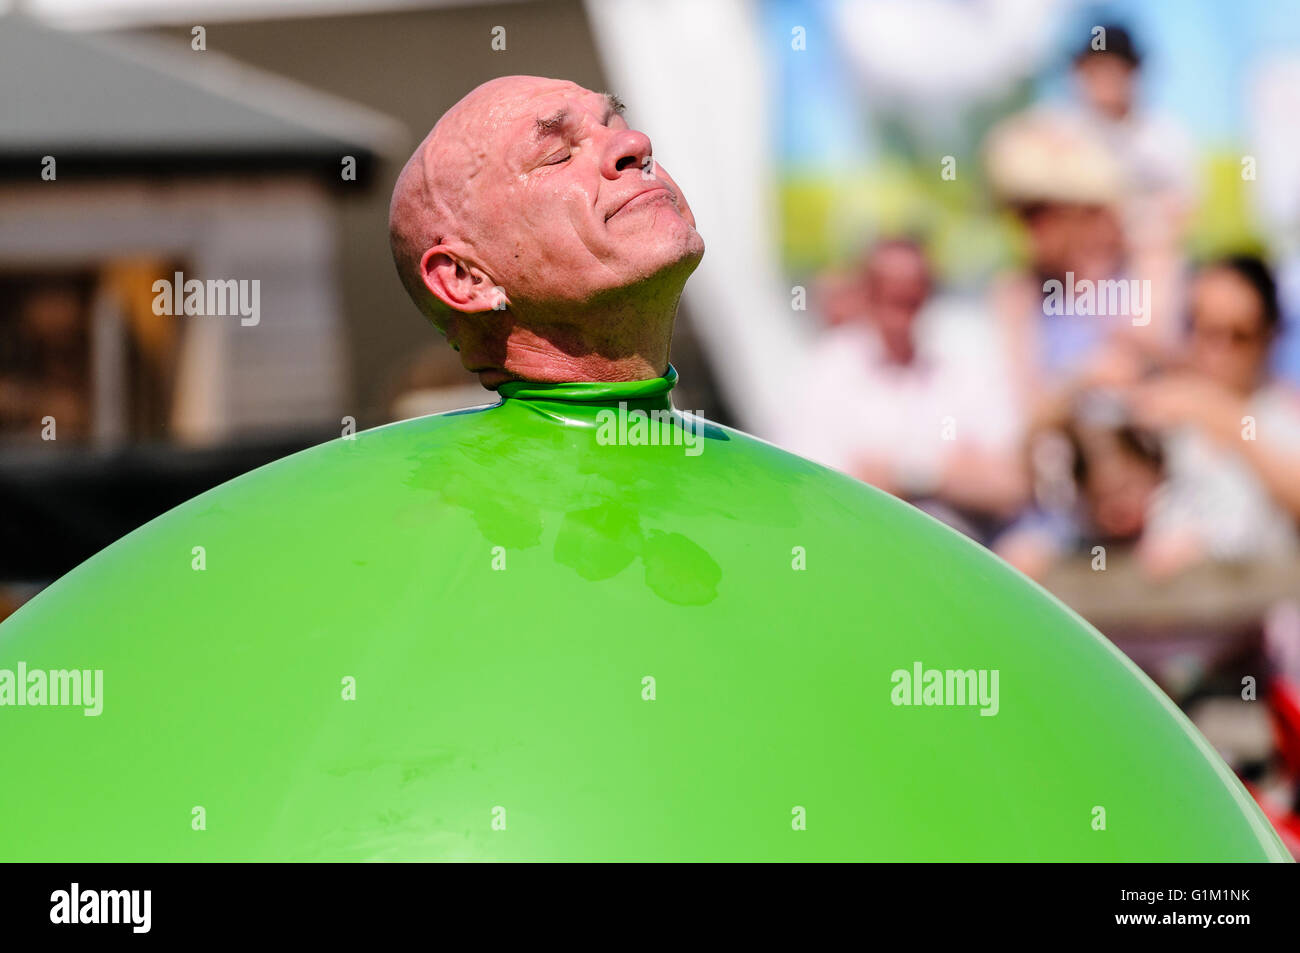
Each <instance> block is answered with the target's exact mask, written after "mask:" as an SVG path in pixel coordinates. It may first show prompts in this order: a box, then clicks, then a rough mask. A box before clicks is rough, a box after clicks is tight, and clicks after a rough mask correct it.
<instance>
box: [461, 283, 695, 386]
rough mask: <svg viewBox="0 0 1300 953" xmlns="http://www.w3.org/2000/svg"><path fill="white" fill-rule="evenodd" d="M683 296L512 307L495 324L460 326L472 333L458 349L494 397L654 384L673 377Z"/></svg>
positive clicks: (468, 323)
mask: <svg viewBox="0 0 1300 953" xmlns="http://www.w3.org/2000/svg"><path fill="white" fill-rule="evenodd" d="M679 297H680V291H678V294H677V295H674V296H672V298H671V301H668V300H658V301H657V300H656V299H655V298H654V297H653V296H651V297H650V298H649V299H648V300H647V299H646V298H642V299H641V300H639V301H630V300H627V301H622V302H617V301H616V302H606V303H605V304H604V305H603V306H596V307H585V308H573V307H565V308H548V309H539V308H527V309H525V308H521V307H519V306H517V305H512V306H511V308H510V309H509V310H507V311H504V312H500V313H499V314H497V315H495V316H494V317H495V320H492V318H491V317H489V316H485V315H476V316H474V317H475V318H480V319H481V318H485V317H487V318H488V320H477V321H464V322H460V323H461V324H462V325H468V326H469V331H468V333H461V334H459V335H458V340H456V341H455V342H453V343H456V344H457V345H458V347H459V348H460V351H461V358H462V360H463V361H464V363H465V366H466V367H467V368H469V369H470V370H472V371H475V372H476V373H477V374H478V375H479V381H480V382H481V383H482V384H483V386H484V387H486V388H488V389H489V390H495V389H496V388H497V387H499V386H500V385H501V384H503V383H505V382H507V381H515V380H518V381H536V382H542V383H568V382H574V381H604V382H612V381H639V380H647V379H649V378H653V377H660V376H661V375H663V374H664V373H666V372H667V370H668V351H669V346H670V344H671V342H672V332H673V320H674V318H675V317H676V314H677V302H678V298H679ZM467 338H474V340H467Z"/></svg>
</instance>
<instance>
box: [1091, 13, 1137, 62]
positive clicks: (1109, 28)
mask: <svg viewBox="0 0 1300 953" xmlns="http://www.w3.org/2000/svg"><path fill="white" fill-rule="evenodd" d="M1098 27H1100V28H1101V29H1102V30H1104V31H1105V34H1104V35H1105V37H1106V48H1105V49H1104V50H1094V49H1093V48H1092V30H1089V31H1088V39H1087V40H1086V41H1085V42H1084V44H1083V46H1082V47H1081V48H1080V49H1079V50H1078V51H1077V52H1076V53H1075V54H1074V64H1075V65H1076V66H1078V65H1079V64H1080V63H1082V62H1083V61H1084V60H1086V59H1087V58H1088V57H1090V56H1118V57H1119V58H1120V59H1122V60H1123V61H1124V62H1126V63H1128V65H1129V66H1131V67H1133V68H1134V69H1136V68H1138V67H1139V66H1141V65H1142V54H1141V53H1140V52H1139V51H1138V48H1137V44H1135V43H1134V42H1133V35H1132V34H1131V33H1129V31H1128V30H1126V29H1125V28H1124V27H1122V26H1120V25H1119V24H1118V23H1101V24H1098V26H1097V27H1093V28H1092V29H1093V30H1095V29H1097V28H1098Z"/></svg>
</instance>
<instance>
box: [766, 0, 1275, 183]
mask: <svg viewBox="0 0 1300 953" xmlns="http://www.w3.org/2000/svg"><path fill="white" fill-rule="evenodd" d="M839 2H842V0H763V2H762V3H761V4H760V17H761V20H760V28H761V30H762V33H763V38H764V52H765V54H766V55H767V56H768V57H770V62H771V64H772V67H773V69H772V71H771V74H770V80H769V82H770V83H771V84H772V86H771V89H770V93H771V94H772V95H771V102H772V103H773V109H774V111H775V114H774V117H773V118H774V123H773V127H772V134H773V137H774V142H773V145H774V147H775V149H776V152H777V155H778V156H779V158H780V159H781V160H782V161H783V162H784V163H787V164H790V165H798V166H803V167H805V168H806V167H809V166H813V167H824V168H844V167H849V166H854V165H861V164H862V163H864V162H870V161H871V158H872V155H873V144H872V142H871V139H870V131H869V129H868V127H867V123H866V120H865V114H864V112H865V110H864V106H865V102H866V100H865V99H864V97H865V95H866V93H865V91H863V90H861V89H860V88H859V87H860V84H859V83H858V81H857V80H856V79H855V76H854V71H853V69H852V67H851V65H850V63H849V60H848V57H847V56H846V54H845V53H844V51H843V50H842V49H841V48H840V45H839V44H838V43H837V40H836V31H835V28H834V8H835V6H836V5H837V4H838V3H839ZM953 5H954V6H965V2H964V0H953ZM1104 21H1116V22H1120V23H1123V24H1126V25H1128V26H1129V27H1130V28H1131V30H1132V31H1133V33H1134V36H1135V39H1136V40H1137V42H1138V43H1139V45H1140V48H1141V49H1142V50H1143V51H1144V54H1145V56H1146V62H1147V67H1148V68H1147V69H1145V70H1144V74H1145V79H1144V86H1145V88H1144V100H1145V102H1146V103H1147V104H1148V105H1149V106H1151V107H1153V108H1156V109H1159V110H1161V111H1165V112H1168V113H1170V114H1172V115H1173V116H1175V117H1177V118H1178V119H1179V120H1181V121H1182V123H1183V124H1184V125H1185V126H1186V127H1187V129H1188V130H1189V131H1190V132H1191V133H1192V135H1193V136H1195V137H1196V139H1197V140H1198V141H1199V142H1201V144H1202V145H1205V146H1215V145H1227V144H1230V143H1232V142H1234V141H1237V140H1239V139H1240V138H1241V137H1242V135H1243V134H1244V131H1245V130H1244V123H1245V108H1244V107H1245V104H1246V102H1247V99H1246V95H1247V85H1248V82H1249V79H1250V66H1251V64H1252V63H1255V62H1258V61H1259V60H1261V59H1263V58H1264V57H1266V56H1272V55H1287V54H1289V55H1292V56H1300V2H1295V0H1281V2H1279V0H1232V2H1224V0H1120V2H1110V3H1103V4H1077V3H1063V4H1061V5H1060V13H1059V15H1058V16H1057V17H1056V18H1055V21H1054V24H1053V31H1054V33H1055V34H1056V36H1055V37H1054V42H1053V44H1052V47H1051V48H1050V49H1052V50H1053V51H1054V52H1053V53H1052V54H1051V55H1049V56H1048V58H1047V59H1046V60H1045V62H1044V63H1043V64H1041V67H1040V69H1039V70H1038V77H1039V79H1038V82H1037V90H1038V92H1039V94H1040V95H1041V96H1042V97H1045V98H1058V97H1062V96H1064V95H1066V94H1067V93H1068V78H1067V74H1066V71H1065V66H1066V64H1067V62H1068V56H1069V52H1070V51H1071V50H1072V49H1074V48H1075V47H1077V46H1078V44H1079V38H1080V36H1086V35H1087V32H1088V29H1089V27H1090V26H1091V25H1092V24H1095V23H1098V22H1104ZM794 24H798V25H800V26H803V27H804V28H805V29H806V31H807V38H808V39H807V42H808V50H807V52H803V53H798V52H794V51H792V50H791V48H790V38H791V37H790V29H791V26H792V25H794ZM972 42H979V38H978V37H973V38H972Z"/></svg>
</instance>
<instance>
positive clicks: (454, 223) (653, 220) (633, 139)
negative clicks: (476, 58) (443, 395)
mask: <svg viewBox="0 0 1300 953" xmlns="http://www.w3.org/2000/svg"><path fill="white" fill-rule="evenodd" d="M389 234H390V240H391V244H392V250H393V259H394V261H395V262H396V264H397V271H398V274H399V275H400V276H401V279H402V283H403V284H404V285H405V287H406V290H407V292H408V293H409V294H410V296H411V299H412V300H413V301H414V302H415V304H416V306H417V307H418V308H419V309H420V311H421V312H422V313H424V314H425V315H426V316H427V317H429V319H430V320H432V321H433V323H434V324H435V325H437V327H438V328H439V329H440V330H441V331H442V332H443V333H444V334H445V335H446V336H447V340H448V341H449V342H450V343H451V345H452V347H454V348H456V349H457V350H458V351H459V352H460V355H461V359H462V361H463V362H464V364H465V367H466V368H468V369H469V370H470V371H473V372H474V373H477V374H478V375H479V379H480V380H481V381H482V383H483V385H484V386H485V387H488V388H489V389H495V388H496V387H498V386H499V385H501V384H502V383H504V382H506V381H509V380H529V381H628V380H640V379H646V378H653V377H658V376H659V375H661V374H663V373H665V372H666V371H667V368H668V347H669V342H670V340H671V338H672V327H673V320H674V317H675V316H676V313H677V305H678V301H679V299H680V297H681V292H682V286H683V285H684V284H685V282H686V279H687V278H688V277H689V276H690V274H691V272H693V271H694V270H695V267H696V265H698V264H699V261H700V258H701V256H702V255H703V254H704V241H703V239H701V238H700V234H699V232H698V231H696V228H695V218H694V216H693V215H692V214H691V209H690V206H689V205H688V204H687V203H686V199H685V197H684V196H683V195H682V191H681V189H680V188H678V186H677V184H676V183H675V182H674V181H673V180H672V178H671V177H670V176H669V175H668V173H667V172H665V171H664V169H663V167H662V166H660V165H659V164H658V163H657V162H655V160H654V158H653V150H652V147H651V143H650V139H649V137H648V136H646V135H645V133H642V132H638V131H636V130H634V129H631V128H629V126H628V124H627V121H626V120H625V119H624V118H623V105H622V103H621V102H619V100H618V99H617V98H616V97H614V96H611V95H609V94H607V93H596V92H592V91H591V90H589V89H584V88H583V87H581V86H578V85H577V84H575V83H571V82H568V81H565V80H556V79H544V78H541V77H537V76H506V77H502V78H500V79H494V80H491V81H490V82H487V83H484V84H483V85H481V86H479V87H478V88H476V89H474V90H473V91H472V92H470V93H469V94H468V95H467V96H465V97H464V98H463V99H461V100H460V101H459V102H458V103H456V105H454V106H453V107H452V108H451V109H450V110H448V111H447V113H446V114H445V115H444V116H443V117H442V118H441V119H440V120H439V121H438V123H437V125H436V126H434V128H433V130H432V131H431V132H430V133H429V135H428V136H427V137H426V138H425V139H424V141H423V142H422V143H420V146H419V148H417V149H416V150H415V154H414V155H412V156H411V158H410V160H409V161H408V162H407V163H406V166H405V168H403V169H402V172H401V174H400V175H399V176H398V178H397V183H396V186H395V188H394V189H393V199H392V206H391V210H390V215H389Z"/></svg>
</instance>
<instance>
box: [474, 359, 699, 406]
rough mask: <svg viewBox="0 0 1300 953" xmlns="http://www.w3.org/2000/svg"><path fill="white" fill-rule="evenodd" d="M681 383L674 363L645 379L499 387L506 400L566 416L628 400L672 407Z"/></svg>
mask: <svg viewBox="0 0 1300 953" xmlns="http://www.w3.org/2000/svg"><path fill="white" fill-rule="evenodd" d="M676 385H677V370H676V368H674V367H673V366H672V365H671V364H669V365H668V370H667V372H665V373H664V375H663V376H662V377H652V378H649V379H648V380H642V381H572V382H569V383H545V382H538V381H509V382H507V383H505V384H502V385H501V386H500V387H498V388H497V394H498V395H499V396H500V397H501V400H502V403H503V404H510V403H511V402H512V401H520V402H524V403H526V404H528V405H529V409H530V410H538V411H541V412H543V413H550V414H554V415H558V416H562V417H568V418H572V417H582V416H587V414H584V413H583V412H584V411H585V410H586V409H588V408H590V409H591V411H592V412H593V413H594V412H596V411H599V410H601V409H602V408H609V407H617V406H618V405H619V404H626V405H627V406H628V407H629V408H636V409H639V410H671V409H672V399H671V398H670V396H669V395H670V394H671V392H672V389H673V388H674V387H675V386H676Z"/></svg>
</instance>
